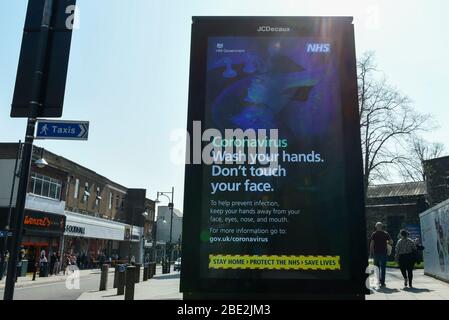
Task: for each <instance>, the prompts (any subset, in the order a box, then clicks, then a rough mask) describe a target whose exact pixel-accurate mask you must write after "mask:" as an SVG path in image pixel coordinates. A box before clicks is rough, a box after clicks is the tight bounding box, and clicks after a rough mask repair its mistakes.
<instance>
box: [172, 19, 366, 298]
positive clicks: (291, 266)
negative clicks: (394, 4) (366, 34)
mask: <svg viewBox="0 0 449 320" xmlns="http://www.w3.org/2000/svg"><path fill="white" fill-rule="evenodd" d="M191 50H192V51H191V54H192V56H191V69H190V95H189V117H188V118H189V119H188V132H189V134H190V141H191V143H193V144H195V139H196V140H198V137H197V136H196V135H195V133H197V132H201V134H202V135H201V137H200V138H199V139H200V140H201V141H200V144H201V161H200V162H198V158H199V157H200V155H198V154H196V153H197V152H196V150H195V147H191V146H190V145H189V146H188V147H189V152H188V155H191V159H187V162H188V163H187V164H186V179H185V197H184V229H183V270H182V273H181V290H182V291H183V292H184V294H185V297H186V298H188V297H189V296H191V297H194V296H197V295H198V296H200V297H201V296H202V294H204V293H209V294H212V293H215V294H218V295H219V296H220V294H221V296H223V294H226V293H241V294H243V295H244V294H247V296H249V297H255V295H257V294H261V293H263V292H265V293H267V294H268V293H272V294H276V293H283V294H286V295H289V296H292V295H298V296H300V295H304V294H317V295H324V294H331V293H336V292H340V293H342V294H347V295H353V296H359V297H361V296H362V295H363V293H364V281H365V280H364V279H365V275H364V272H365V270H364V268H365V261H366V240H365V221H364V209H363V184H362V161H361V150H360V133H359V127H358V125H359V118H358V105H357V81H356V62H355V50H354V35H353V25H352V19H351V18H323V17H317V18H315V17H297V18H291V17H289V18H281V17H276V18H266V17H260V18H256V17H254V18H251V17H238V18H232V17H229V18H226V17H221V18H218V17H215V18H214V17H210V18H209V17H203V18H194V19H193V27H192V49H191ZM251 294H253V295H251Z"/></svg>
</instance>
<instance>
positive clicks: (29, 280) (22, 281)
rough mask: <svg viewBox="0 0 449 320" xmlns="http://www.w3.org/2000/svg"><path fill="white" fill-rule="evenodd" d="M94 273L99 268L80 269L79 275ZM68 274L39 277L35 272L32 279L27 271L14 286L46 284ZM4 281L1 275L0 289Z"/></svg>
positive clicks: (63, 277) (96, 272)
mask: <svg viewBox="0 0 449 320" xmlns="http://www.w3.org/2000/svg"><path fill="white" fill-rule="evenodd" d="M109 272H110V273H111V272H112V273H113V272H114V268H109ZM94 274H100V269H89V270H80V277H84V276H88V275H94ZM68 276H69V274H68V273H66V274H65V275H63V274H62V272H61V273H60V274H59V275H57V276H55V275H53V276H48V277H42V278H40V277H39V274H36V280H35V281H33V274H31V273H28V274H27V276H26V277H19V278H18V280H17V282H16V285H15V287H16V288H24V287H32V286H36V285H41V284H48V283H56V282H61V281H65V280H67V277H68ZM5 281H6V278H5V277H3V279H2V281H0V290H1V289H4V288H5Z"/></svg>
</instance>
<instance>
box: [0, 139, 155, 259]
mask: <svg viewBox="0 0 449 320" xmlns="http://www.w3.org/2000/svg"><path fill="white" fill-rule="evenodd" d="M18 147H19V146H18V144H17V143H0V229H4V228H5V227H6V224H7V220H8V219H7V217H8V212H9V202H10V201H9V200H10V195H11V189H12V181H13V171H14V164H15V162H16V155H17V150H18ZM38 159H45V162H46V164H45V166H40V165H37V162H36V161H37V160H38ZM19 164H20V160H19ZM17 185H18V179H17V178H16V183H15V189H16V190H17ZM132 190H136V189H129V188H127V187H125V186H123V185H121V184H119V183H117V182H114V181H112V180H110V179H108V178H106V177H104V176H102V175H101V174H98V173H96V172H95V171H93V170H90V169H88V168H86V167H84V166H82V165H80V164H77V163H75V162H73V161H71V160H69V159H66V158H64V157H62V156H58V155H56V154H54V153H52V152H50V151H48V150H45V149H43V148H38V147H36V146H35V147H34V148H33V159H32V166H31V172H30V180H29V183H28V192H27V198H26V205H25V220H24V235H23V241H22V246H23V247H24V248H25V249H26V250H27V251H28V256H29V258H30V259H33V258H36V257H37V256H38V254H39V253H40V251H41V250H45V251H46V253H47V254H50V253H52V252H57V253H60V254H62V253H65V252H72V253H74V254H76V255H78V257H79V260H81V261H82V262H81V264H84V266H86V267H87V266H88V265H92V262H93V261H97V260H98V257H99V255H100V253H104V254H105V255H106V256H107V257H111V259H113V258H117V257H118V259H119V260H125V259H127V258H129V255H130V254H131V256H135V257H136V260H137V261H141V260H142V259H143V254H144V247H145V243H146V241H145V240H148V239H149V238H151V230H152V226H153V221H154V212H155V202H154V201H152V200H150V199H148V198H146V197H145V190H144V189H140V190H141V191H143V193H142V192H141V193H140V194H141V197H140V199H139V198H136V197H131V196H130V194H131V192H132ZM12 205H13V206H15V193H14V196H13V201H12ZM136 208H138V210H136ZM12 213H13V214H12V219H11V220H12V222H13V223H12V224H11V225H14V218H15V217H16V215H15V210H13V212H12ZM143 213H145V215H143ZM1 241H3V240H1ZM2 247H3V246H2Z"/></svg>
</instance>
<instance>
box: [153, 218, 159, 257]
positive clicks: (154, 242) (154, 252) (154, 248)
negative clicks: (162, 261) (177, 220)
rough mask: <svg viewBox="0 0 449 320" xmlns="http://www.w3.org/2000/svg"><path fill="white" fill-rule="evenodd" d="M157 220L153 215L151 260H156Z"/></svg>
mask: <svg viewBox="0 0 449 320" xmlns="http://www.w3.org/2000/svg"><path fill="white" fill-rule="evenodd" d="M157 220H158V219H157V218H156V215H155V219H154V222H153V262H156V260H157Z"/></svg>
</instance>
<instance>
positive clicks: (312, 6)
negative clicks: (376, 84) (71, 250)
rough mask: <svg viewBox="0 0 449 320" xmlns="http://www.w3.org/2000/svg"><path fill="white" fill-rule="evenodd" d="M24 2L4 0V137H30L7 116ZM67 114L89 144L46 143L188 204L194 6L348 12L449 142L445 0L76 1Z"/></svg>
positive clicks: (0, 130)
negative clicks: (178, 140) (83, 126)
mask: <svg viewBox="0 0 449 320" xmlns="http://www.w3.org/2000/svg"><path fill="white" fill-rule="evenodd" d="M26 5H27V0H2V1H0V40H1V42H0V110H1V115H0V141H17V140H18V139H23V135H24V130H25V121H24V120H18V119H10V118H9V112H10V104H11V100H12V93H13V89H14V81H15V74H16V70H17V61H18V56H19V50H20V43H21V37H22V29H23V23H24V18H25V12H26ZM78 5H79V8H80V29H79V30H76V32H75V33H74V36H73V44H72V52H71V59H70V67H69V76H68V82H67V91H66V98H65V106H64V115H63V118H64V119H67V120H69V119H74V120H89V121H91V133H90V136H89V141H88V142H64V141H55V142H47V141H45V142H38V145H40V146H43V147H45V148H48V149H49V150H51V151H53V152H55V153H57V154H60V155H63V156H65V157H67V158H69V159H72V160H74V161H76V162H78V163H80V164H82V165H84V166H87V167H89V168H91V169H93V170H95V171H97V172H98V173H100V174H103V175H105V176H107V177H109V178H111V179H112V180H115V181H117V182H118V183H121V184H123V185H125V186H128V187H143V188H147V189H148V193H147V196H149V197H151V198H154V197H155V194H156V191H168V190H170V188H171V186H172V185H173V186H175V190H176V194H175V205H176V207H179V208H181V209H182V202H181V201H182V198H183V180H184V168H183V166H176V165H173V164H171V163H170V161H169V154H170V147H171V145H170V142H169V135H170V132H171V131H172V130H174V129H177V128H185V126H186V115H187V92H188V70H189V52H190V51H189V49H190V22H191V16H192V15H289V16H296V15H297V16H304V15H347V16H354V17H355V29H356V46H357V53H358V54H361V53H363V52H364V51H367V50H373V51H375V52H376V54H377V61H378V65H379V67H380V68H381V69H383V70H384V71H385V73H386V75H387V77H388V80H389V82H390V83H391V84H393V85H395V86H397V87H398V88H399V89H400V90H401V91H402V92H403V93H405V94H407V95H409V96H410V97H411V98H412V99H413V100H414V102H415V107H416V108H417V109H418V110H419V111H422V112H427V113H431V114H433V115H434V117H435V118H436V119H437V120H438V122H439V125H440V128H439V129H438V130H436V131H434V132H433V133H432V134H430V135H428V136H427V138H428V139H429V140H432V141H439V142H446V144H447V145H448V146H447V147H448V148H449V143H447V142H449V124H448V123H447V119H448V118H449V112H448V108H449V104H448V102H447V100H448V99H447V96H448V91H449V59H448V57H449V19H447V13H448V12H449V2H448V1H444V0H441V1H438V0H430V1H412V0H407V1H396V0H395V1H391V0H390V1H387V0H385V1H356V0H354V1H335V0H331V1H320V0H312V1H300V0H285V1H282V0H276V1H274V0H270V1H265V0H255V1H252V0H226V1H223V0H220V1H215V0H196V1H194V0H189V1H186V0H127V1H124V0H78Z"/></svg>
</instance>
